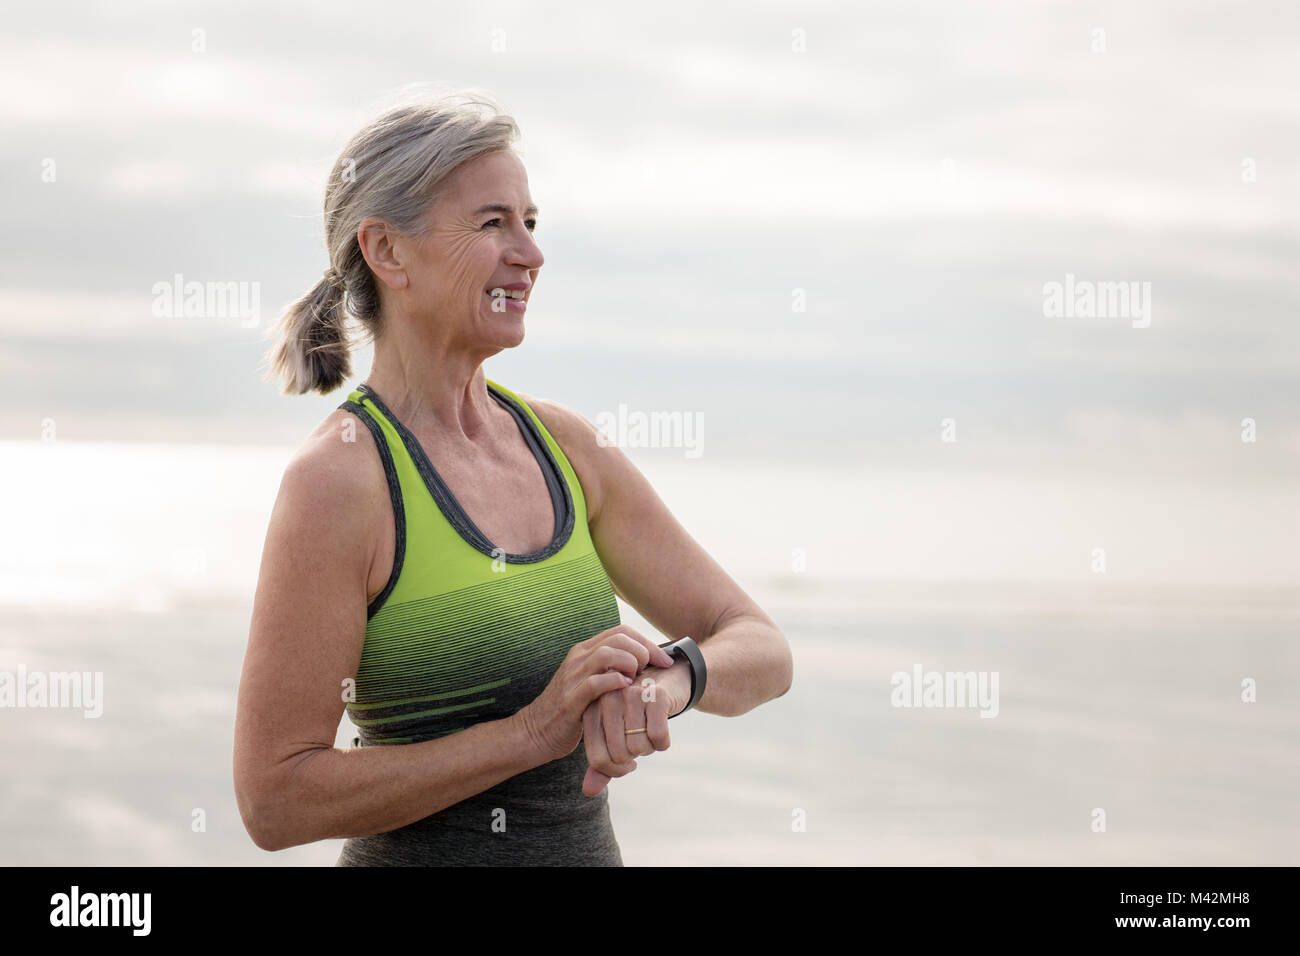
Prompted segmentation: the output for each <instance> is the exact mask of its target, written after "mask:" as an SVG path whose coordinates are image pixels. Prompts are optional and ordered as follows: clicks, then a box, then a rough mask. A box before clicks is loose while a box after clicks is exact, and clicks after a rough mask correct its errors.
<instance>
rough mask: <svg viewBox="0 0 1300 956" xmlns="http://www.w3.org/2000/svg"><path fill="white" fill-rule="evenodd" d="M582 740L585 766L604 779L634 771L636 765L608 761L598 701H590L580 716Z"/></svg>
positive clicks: (607, 750)
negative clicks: (585, 755) (585, 752)
mask: <svg viewBox="0 0 1300 956" xmlns="http://www.w3.org/2000/svg"><path fill="white" fill-rule="evenodd" d="M582 739H583V743H584V744H585V746H586V751H587V766H589V767H590V768H591V769H593V770H596V771H598V772H599V773H600V774H602V775H603V776H606V777H622V776H626V775H627V774H629V773H631V772H632V771H633V770H635V769H636V765H635V764H633V765H632V766H628V765H627V764H626V763H623V764H620V763H619V762H617V761H615V760H612V759H610V756H609V749H608V746H607V744H606V739H605V729H604V725H603V722H602V720H601V708H600V702H599V701H592V703H591V704H590V705H589V706H588V707H587V709H586V710H585V711H584V712H583V714H582Z"/></svg>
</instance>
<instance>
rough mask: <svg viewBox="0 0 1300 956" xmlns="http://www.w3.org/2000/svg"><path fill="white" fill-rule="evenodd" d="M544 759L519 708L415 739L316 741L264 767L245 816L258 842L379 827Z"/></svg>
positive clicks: (432, 809)
mask: <svg viewBox="0 0 1300 956" xmlns="http://www.w3.org/2000/svg"><path fill="white" fill-rule="evenodd" d="M545 762H546V758H545V757H543V756H542V754H541V752H540V750H539V749H538V748H537V746H536V745H535V743H534V742H533V741H532V739H531V737H530V736H529V734H528V732H527V729H526V728H525V726H524V725H523V723H522V721H521V720H520V719H519V718H518V715H514V716H512V717H508V718H505V719H503V720H494V721H485V722H483V723H480V724H475V725H474V726H473V727H469V728H467V729H465V730H462V731H460V732H459V733H455V734H449V735H448V736H446V737H440V738H438V739H437V740H427V741H423V742H422V743H417V744H401V745H390V746H377V747H360V748H354V749H351V750H338V749H335V748H332V747H331V748H320V749H318V750H312V751H308V752H307V753H304V754H300V755H299V756H297V757H295V758H294V759H293V761H292V762H289V763H287V764H286V765H285V766H284V767H283V768H282V769H281V770H279V771H278V772H276V773H274V774H273V775H271V776H270V778H269V780H268V781H267V782H266V783H264V784H263V785H262V786H261V787H259V788H258V794H257V797H256V799H255V800H254V801H253V803H254V804H255V806H254V807H252V808H251V810H252V812H251V813H246V814H245V823H246V825H247V826H248V829H249V833H250V835H252V836H253V839H254V842H256V843H257V845H258V846H260V847H262V849H265V850H281V849H285V848H286V847H291V846H298V845H300V844H304V843H312V842H314V841H316V840H327V839H337V838H342V837H359V836H370V835H371V834H375V833H385V832H387V831H389V830H395V829H397V828H398V827H403V826H406V825H407V824H410V823H414V822H415V821H416V820H420V819H422V818H424V817H427V816H428V815H429V814H431V813H436V812H438V811H439V810H443V809H445V808H447V807H449V806H451V805H452V804H455V803H459V802H460V801H461V800H464V799H465V798H467V797H471V796H473V795H474V794H476V793H482V792H483V791H484V790H488V789H490V788H492V787H494V786H496V785H497V784H499V783H501V782H502V781H503V780H508V779H509V778H511V777H513V776H516V775H517V774H520V773H523V772H525V771H527V770H531V769H533V768H534V767H538V766H540V765H541V764H543V763H545ZM487 824H488V821H484V826H487Z"/></svg>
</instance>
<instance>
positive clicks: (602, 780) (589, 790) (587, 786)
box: [582, 767, 614, 797]
mask: <svg viewBox="0 0 1300 956" xmlns="http://www.w3.org/2000/svg"><path fill="white" fill-rule="evenodd" d="M612 779H614V778H613V777H607V776H605V774H603V773H601V772H600V771H599V770H597V769H596V768H595V767H588V768H587V775H586V776H585V777H583V778H582V792H583V793H584V794H586V795H587V796H589V797H594V796H596V794H598V793H600V791H602V790H604V789H605V787H606V786H607V785H608V784H609V782H610V780H612Z"/></svg>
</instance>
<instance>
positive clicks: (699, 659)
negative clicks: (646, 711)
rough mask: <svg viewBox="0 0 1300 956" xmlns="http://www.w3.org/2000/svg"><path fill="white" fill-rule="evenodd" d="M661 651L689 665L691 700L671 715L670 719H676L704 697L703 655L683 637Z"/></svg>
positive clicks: (705, 670)
mask: <svg viewBox="0 0 1300 956" xmlns="http://www.w3.org/2000/svg"><path fill="white" fill-rule="evenodd" d="M663 650H664V652H665V653H667V654H669V655H671V656H672V657H675V658H683V659H685V660H686V662H687V663H688V664H690V665H691V699H690V702H689V703H687V705H686V706H685V707H683V708H682V709H681V710H680V711H679V712H678V713H676V714H672V715H671V717H677V716H680V715H681V714H684V713H686V712H687V711H688V710H690V709H691V708H692V707H694V706H695V705H696V704H698V703H699V702H700V698H701V697H703V696H704V685H705V683H706V681H707V679H708V668H706V667H705V666H704V655H703V654H702V653H701V652H700V646H699V645H698V644H696V643H695V642H694V641H693V640H691V639H690V638H689V637H683V638H681V639H680V640H677V641H673V642H672V643H671V644H665V645H663ZM671 717H670V719H671Z"/></svg>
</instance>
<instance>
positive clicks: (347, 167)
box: [266, 90, 520, 395]
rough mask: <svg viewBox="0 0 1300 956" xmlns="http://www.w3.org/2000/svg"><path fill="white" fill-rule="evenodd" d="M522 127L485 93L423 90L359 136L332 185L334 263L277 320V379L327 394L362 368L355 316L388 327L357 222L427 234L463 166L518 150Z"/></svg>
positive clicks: (273, 375) (329, 229)
mask: <svg viewBox="0 0 1300 956" xmlns="http://www.w3.org/2000/svg"><path fill="white" fill-rule="evenodd" d="M519 138H520V133H519V127H518V126H517V125H516V124H515V121H514V119H513V118H511V117H510V116H507V115H505V114H504V113H502V111H501V108H500V106H499V105H498V104H497V103H496V102H495V101H494V100H493V99H492V97H491V96H490V95H488V94H486V93H484V92H482V91H479V90H461V91H456V92H450V93H446V92H444V93H438V94H435V95H428V94H425V95H422V96H420V97H418V98H417V99H415V100H414V101H412V102H406V103H404V104H403V105H400V106H397V107H394V108H392V109H390V110H388V111H387V112H385V113H383V114H382V115H380V116H379V117H377V118H376V119H375V120H373V121H372V122H371V123H370V124H368V125H367V126H366V127H365V128H364V129H362V130H361V131H360V132H359V133H357V134H356V135H355V136H353V137H352V139H351V140H349V142H348V144H347V146H345V147H344V148H343V152H342V153H341V154H340V155H339V158H338V159H337V160H336V161H335V163H334V168H333V169H332V170H331V171H330V177H329V183H328V185H327V186H326V188H325V243H326V245H327V246H328V248H329V261H330V267H329V268H328V269H326V270H325V274H324V276H323V277H322V278H321V279H320V281H319V282H317V283H316V285H315V286H314V287H313V288H312V289H311V291H309V292H308V293H307V294H306V295H304V296H303V297H302V298H301V299H299V300H298V301H296V302H294V303H293V304H292V305H290V306H289V307H288V308H287V309H286V310H285V312H284V314H283V315H282V316H281V317H280V320H279V323H278V325H277V332H278V341H277V343H276V345H275V346H274V348H272V350H271V351H270V352H269V353H268V354H267V359H268V360H269V361H270V370H269V371H268V373H267V376H266V377H267V379H268V380H276V381H278V382H279V383H280V385H281V387H282V390H283V391H284V393H285V394H289V395H301V394H303V393H304V392H309V391H317V392H319V393H321V394H322V395H327V394H329V393H330V392H332V391H334V389H336V388H338V387H339V386H340V385H342V384H343V383H344V382H345V381H346V380H347V379H348V377H349V376H350V375H351V374H352V358H351V351H352V344H351V342H350V339H349V336H348V332H347V327H346V325H347V319H348V316H349V315H351V316H352V317H354V318H356V319H358V320H360V322H361V323H362V325H364V326H365V328H366V329H367V330H368V331H369V333H370V338H371V339H374V338H375V337H377V336H378V335H379V334H380V333H381V332H382V330H383V317H382V316H381V315H380V308H379V305H380V303H379V290H378V288H377V287H376V284H375V277H374V274H373V273H372V272H371V271H370V266H369V265H368V264H367V263H366V260H365V257H364V256H363V255H362V254H361V245H360V243H358V242H357V227H358V226H359V225H360V223H361V221H362V220H363V219H365V218H366V217H368V216H377V217H379V218H381V219H383V220H384V221H385V222H387V223H388V224H389V225H391V226H392V227H393V228H394V229H396V230H397V231H398V232H401V233H404V234H407V235H419V234H420V233H421V232H422V231H423V230H425V229H427V228H428V227H429V223H428V222H427V221H426V220H425V215H426V213H427V212H428V211H429V207H430V206H431V205H432V204H433V203H434V202H435V201H436V200H437V199H438V198H439V197H440V195H441V194H440V192H439V189H438V187H439V185H440V184H441V183H442V181H443V180H444V179H445V178H446V177H447V176H448V175H449V174H450V173H451V172H452V171H453V170H454V169H456V168H457V167H458V166H460V165H461V164H462V163H465V162H467V161H469V160H471V159H474V158H475V157H477V156H481V155H483V154H484V153H490V152H494V151H497V150H508V149H513V148H514V147H515V144H516V143H517V142H518V140H519Z"/></svg>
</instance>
